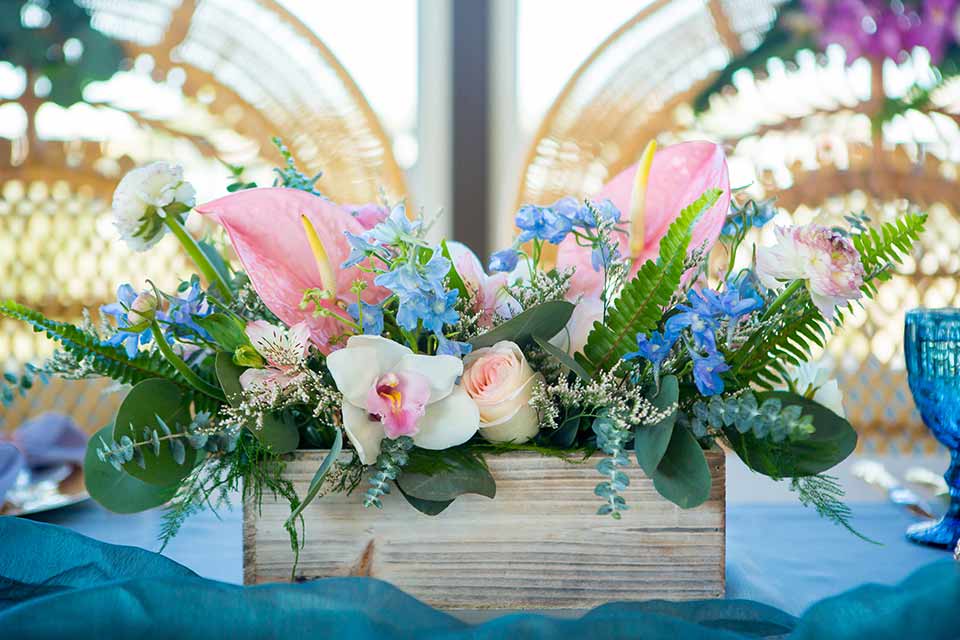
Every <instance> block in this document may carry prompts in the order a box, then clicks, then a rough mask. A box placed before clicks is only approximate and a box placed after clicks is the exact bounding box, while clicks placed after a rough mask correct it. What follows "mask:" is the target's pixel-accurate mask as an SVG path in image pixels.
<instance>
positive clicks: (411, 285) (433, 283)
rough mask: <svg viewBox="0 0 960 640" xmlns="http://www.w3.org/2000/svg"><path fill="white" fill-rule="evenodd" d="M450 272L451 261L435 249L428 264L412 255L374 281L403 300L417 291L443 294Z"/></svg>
mask: <svg viewBox="0 0 960 640" xmlns="http://www.w3.org/2000/svg"><path fill="white" fill-rule="evenodd" d="M449 273H450V261H449V260H447V259H446V258H444V257H443V256H442V255H441V254H440V252H439V251H437V250H435V251H434V252H433V255H432V256H431V257H430V260H428V261H427V263H426V264H420V263H419V262H418V261H417V260H416V258H415V256H411V259H410V260H407V261H404V262H403V263H402V264H400V265H399V266H397V267H395V268H394V269H393V270H392V271H388V272H387V273H381V274H380V275H378V276H377V277H376V278H375V279H374V282H375V283H376V284H378V285H380V286H381V287H386V288H387V289H390V290H391V291H393V292H394V293H395V294H397V297H398V298H400V300H401V301H403V300H404V299H406V298H409V297H411V296H413V295H414V294H417V293H425V294H433V295H441V294H442V293H444V291H445V290H446V288H445V285H444V279H445V278H446V277H447V274H449Z"/></svg>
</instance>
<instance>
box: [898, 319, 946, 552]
mask: <svg viewBox="0 0 960 640" xmlns="http://www.w3.org/2000/svg"><path fill="white" fill-rule="evenodd" d="M904 334H905V335H904V350H905V352H906V356H907V379H908V380H909V382H910V391H911V393H913V400H914V402H916V403H917V408H918V409H919V410H920V415H921V416H922V417H923V421H924V423H926V425H927V428H928V429H930V432H931V433H933V435H934V437H936V439H937V440H939V441H940V442H941V443H943V445H944V446H945V447H946V448H947V449H948V450H949V451H950V468H949V469H947V472H946V473H945V474H944V476H943V477H944V478H945V479H946V481H947V487H948V488H949V490H950V507H949V508H948V509H947V513H946V514H945V515H944V516H943V518H941V519H940V520H938V521H931V522H922V523H919V524H915V525H913V526H911V527H910V528H909V529H907V538H909V539H910V540H912V541H914V542H919V543H922V544H929V545H935V546H942V547H947V548H948V549H953V548H954V547H955V545H956V544H957V541H958V540H960V309H912V310H910V311H908V312H907V319H906V327H905V331H904Z"/></svg>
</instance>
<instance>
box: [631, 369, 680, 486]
mask: <svg viewBox="0 0 960 640" xmlns="http://www.w3.org/2000/svg"><path fill="white" fill-rule="evenodd" d="M679 397H680V384H679V382H678V381H677V377H676V376H664V377H663V379H662V380H661V381H660V391H659V393H657V394H656V395H655V396H654V397H653V398H651V399H650V402H651V403H652V404H653V406H655V407H656V408H657V409H658V410H659V411H664V410H666V409H668V408H670V407H673V411H671V412H670V415H668V416H667V417H666V418H664V419H663V420H661V421H659V422H657V423H655V424H641V425H637V428H636V430H635V433H634V438H633V449H634V453H635V454H636V456H637V462H638V463H639V464H640V468H641V469H643V472H644V473H645V474H647V476H648V477H651V478H652V477H653V475H654V474H655V473H656V471H657V467H658V466H659V465H660V461H661V460H662V459H663V456H664V454H665V453H666V452H667V446H668V445H669V444H670V440H671V437H672V436H673V427H674V425H675V424H676V422H677V400H678V399H679Z"/></svg>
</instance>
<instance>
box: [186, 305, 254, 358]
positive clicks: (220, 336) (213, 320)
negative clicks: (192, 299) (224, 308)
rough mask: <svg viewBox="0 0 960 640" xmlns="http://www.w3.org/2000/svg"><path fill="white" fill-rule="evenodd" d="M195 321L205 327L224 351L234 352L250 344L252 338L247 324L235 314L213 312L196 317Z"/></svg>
mask: <svg viewBox="0 0 960 640" xmlns="http://www.w3.org/2000/svg"><path fill="white" fill-rule="evenodd" d="M194 322H196V323H197V324H198V325H200V326H201V327H202V328H203V329H205V330H206V332H207V333H209V334H210V337H211V338H213V341H214V342H216V343H217V344H218V345H219V346H220V347H222V348H223V350H224V351H229V352H230V353H233V352H234V351H236V350H237V349H238V348H240V347H244V346H249V345H250V339H249V338H247V334H246V332H245V329H246V325H245V324H244V322H243V320H241V319H240V318H239V317H237V316H235V315H233V314H228V313H221V312H217V313H211V314H210V315H208V316H204V317H202V318H200V317H194Z"/></svg>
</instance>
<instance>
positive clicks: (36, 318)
mask: <svg viewBox="0 0 960 640" xmlns="http://www.w3.org/2000/svg"><path fill="white" fill-rule="evenodd" d="M4 316H5V317H7V318H11V319H13V320H19V321H21V322H25V323H26V324H28V325H30V326H31V327H33V330H34V331H36V332H38V333H44V334H46V336H47V337H48V338H50V339H51V340H54V341H55V342H58V343H60V344H61V345H62V346H63V349H64V351H66V352H67V353H70V354H72V355H74V356H76V357H77V358H83V359H86V360H87V361H88V362H89V363H90V366H91V368H92V369H93V370H94V371H95V372H96V373H98V374H100V375H102V376H105V377H107V378H112V379H114V380H117V381H118V382H123V383H126V384H136V383H137V382H140V381H141V380H146V379H148V378H167V379H169V380H172V381H173V382H176V383H177V384H180V385H183V381H182V380H181V379H180V378H179V376H178V375H177V372H176V371H175V370H174V369H173V367H171V366H170V364H169V363H167V361H166V360H164V359H163V358H162V357H161V356H160V355H159V354H157V353H145V352H142V353H140V354H138V355H137V357H135V358H129V357H127V354H126V353H125V352H124V351H123V350H122V349H119V348H117V347H113V346H110V345H105V344H102V343H101V341H100V338H98V337H97V336H96V335H93V334H92V333H89V332H87V331H84V330H83V329H81V328H80V327H77V326H75V325H72V324H70V323H68V322H59V321H57V320H50V319H49V318H47V317H46V316H44V315H43V314H42V313H40V312H39V311H35V310H33V309H30V308H29V307H25V306H23V305H22V304H18V303H16V302H14V301H13V300H6V301H4V302H0V317H4Z"/></svg>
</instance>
